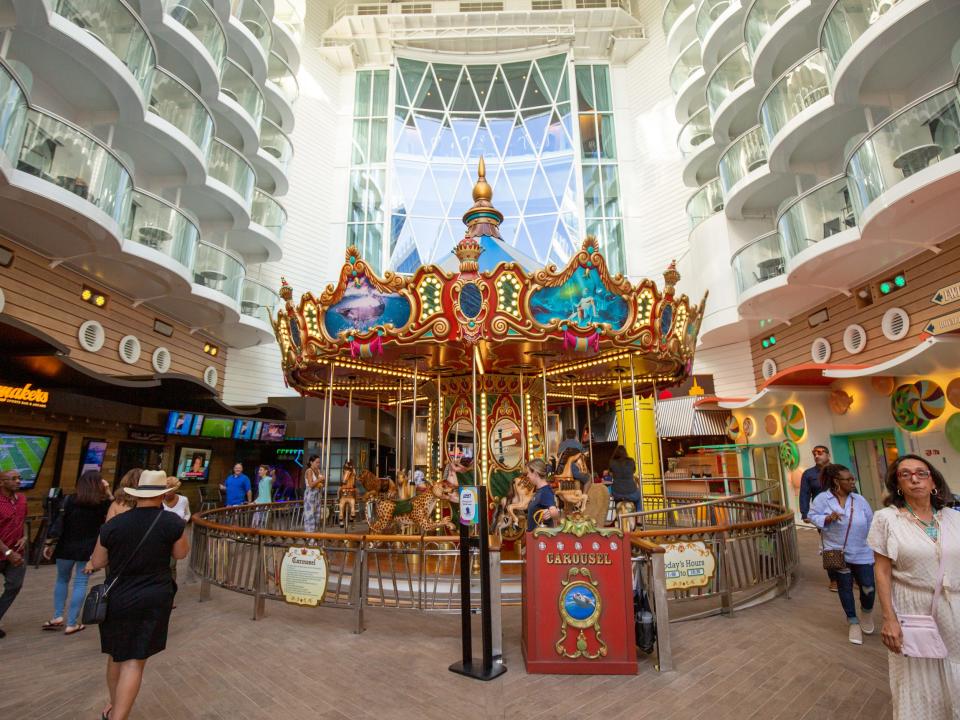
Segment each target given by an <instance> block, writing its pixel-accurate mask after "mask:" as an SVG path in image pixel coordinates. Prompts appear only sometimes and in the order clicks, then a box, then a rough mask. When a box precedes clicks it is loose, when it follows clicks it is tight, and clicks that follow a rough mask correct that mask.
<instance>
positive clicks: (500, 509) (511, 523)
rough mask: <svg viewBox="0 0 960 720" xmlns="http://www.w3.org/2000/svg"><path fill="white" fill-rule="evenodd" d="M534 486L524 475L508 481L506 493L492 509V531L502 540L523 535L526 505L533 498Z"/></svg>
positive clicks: (513, 538) (515, 538) (514, 538)
mask: <svg viewBox="0 0 960 720" xmlns="http://www.w3.org/2000/svg"><path fill="white" fill-rule="evenodd" d="M534 490H535V488H534V486H533V483H531V482H530V481H529V480H527V478H526V477H525V476H524V475H522V474H521V475H518V476H517V477H515V478H514V479H513V482H512V483H510V489H509V490H508V491H507V494H506V495H504V496H503V497H502V498H500V501H499V502H498V503H497V506H496V508H495V509H494V511H493V523H492V524H493V531H494V532H495V533H497V534H498V535H499V536H500V538H501V539H503V540H517V539H518V538H520V537H523V533H524V531H525V530H526V527H527V518H526V515H527V507H528V506H529V505H530V501H531V500H532V499H533V493H534Z"/></svg>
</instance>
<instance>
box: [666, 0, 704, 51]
mask: <svg viewBox="0 0 960 720" xmlns="http://www.w3.org/2000/svg"><path fill="white" fill-rule="evenodd" d="M696 14H697V7H696V2H695V1H694V0H667V2H666V3H664V6H663V15H662V16H661V17H660V25H661V27H662V28H663V36H664V37H665V38H666V39H667V49H668V50H670V48H677V47H686V45H687V44H688V43H689V42H690V41H691V40H695V39H696V37H697V36H696V28H695V27H694V18H695V17H696Z"/></svg>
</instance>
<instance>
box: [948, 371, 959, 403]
mask: <svg viewBox="0 0 960 720" xmlns="http://www.w3.org/2000/svg"><path fill="white" fill-rule="evenodd" d="M947 400H949V401H950V404H951V405H953V406H954V407H955V408H960V378H954V379H953V380H951V381H950V383H949V384H948V385H947Z"/></svg>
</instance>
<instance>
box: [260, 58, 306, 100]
mask: <svg viewBox="0 0 960 720" xmlns="http://www.w3.org/2000/svg"><path fill="white" fill-rule="evenodd" d="M267 80H269V81H270V82H272V83H273V84H274V85H276V86H277V89H278V90H279V91H280V96H281V97H282V98H283V99H284V100H286V101H287V102H288V103H290V104H291V105H293V104H294V103H295V102H296V101H297V98H299V97H300V85H299V83H298V82H297V77H296V75H294V73H293V69H292V68H291V67H290V66H289V65H287V63H286V62H285V61H284V59H283V58H282V57H280V56H279V55H277V54H276V53H275V52H272V53H270V61H269V64H268V65H267Z"/></svg>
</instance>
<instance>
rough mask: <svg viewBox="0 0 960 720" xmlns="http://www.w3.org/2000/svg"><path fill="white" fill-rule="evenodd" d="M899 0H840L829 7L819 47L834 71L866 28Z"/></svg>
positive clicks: (831, 70)
mask: <svg viewBox="0 0 960 720" xmlns="http://www.w3.org/2000/svg"><path fill="white" fill-rule="evenodd" d="M899 2H900V0H838V2H837V3H836V4H835V5H834V6H833V7H832V8H830V12H829V14H828V15H827V18H826V20H825V21H824V23H823V29H822V30H821V31H820V49H821V50H823V52H824V54H825V55H826V56H827V62H828V63H829V66H830V72H831V73H832V72H833V71H834V70H836V68H837V66H838V65H839V64H840V60H841V59H842V58H843V56H844V55H845V54H846V52H847V50H849V49H850V47H851V46H852V45H853V44H854V43H855V42H856V41H857V40H858V39H859V38H860V36H861V35H863V33H865V32H866V31H867V28H869V27H870V26H871V25H873V24H874V23H875V22H877V21H878V20H879V19H880V18H882V17H883V16H884V15H885V14H886V13H887V11H888V10H890V8H892V7H893V6H895V5H896V4H897V3H899Z"/></svg>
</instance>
